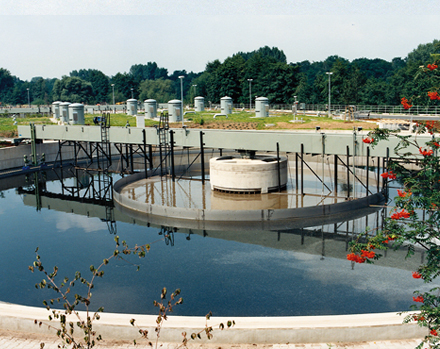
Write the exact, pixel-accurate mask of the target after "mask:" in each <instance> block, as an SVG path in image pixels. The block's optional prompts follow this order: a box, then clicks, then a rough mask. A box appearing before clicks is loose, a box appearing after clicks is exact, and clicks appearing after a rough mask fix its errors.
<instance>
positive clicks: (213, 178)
mask: <svg viewBox="0 0 440 349" xmlns="http://www.w3.org/2000/svg"><path fill="white" fill-rule="evenodd" d="M279 173H280V175H279V177H278V161H277V158H276V156H266V155H255V156H254V157H253V158H241V157H234V156H223V157H218V158H212V159H211V160H209V176H210V177H209V178H210V183H211V190H220V191H227V192H237V193H262V194H264V193H268V192H269V191H271V190H277V189H278V188H279V187H281V188H284V187H285V186H286V184H287V158H286V157H280V161H279Z"/></svg>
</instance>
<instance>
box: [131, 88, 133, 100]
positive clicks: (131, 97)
mask: <svg viewBox="0 0 440 349" xmlns="http://www.w3.org/2000/svg"><path fill="white" fill-rule="evenodd" d="M133 98H134V97H133V88H131V99H133Z"/></svg>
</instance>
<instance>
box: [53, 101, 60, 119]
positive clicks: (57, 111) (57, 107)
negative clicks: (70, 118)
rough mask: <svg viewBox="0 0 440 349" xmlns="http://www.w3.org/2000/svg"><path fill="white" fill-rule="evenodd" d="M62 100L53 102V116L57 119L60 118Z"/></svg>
mask: <svg viewBox="0 0 440 349" xmlns="http://www.w3.org/2000/svg"><path fill="white" fill-rule="evenodd" d="M60 104H61V102H60V101H56V102H53V103H52V116H53V117H54V118H55V119H59V118H60Z"/></svg>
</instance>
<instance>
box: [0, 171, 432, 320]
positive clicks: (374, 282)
mask: <svg viewBox="0 0 440 349" xmlns="http://www.w3.org/2000/svg"><path fill="white" fill-rule="evenodd" d="M49 177H50V176H49ZM21 180H22V181H23V182H22V183H20V184H18V185H17V187H18V186H21V187H22V189H23V190H18V189H16V188H11V189H4V190H2V191H1V196H0V219H1V222H2V225H1V226H2V234H1V242H2V243H1V247H0V249H1V252H0V265H1V266H2V268H1V272H0V277H1V279H2V280H3V281H2V282H1V283H0V300H1V301H4V302H12V303H18V304H25V305H33V306H39V305H42V300H43V299H48V298H50V297H53V296H54V295H53V294H52V293H50V291H48V290H43V291H41V290H36V289H35V287H34V284H35V283H37V282H39V281H40V280H41V278H42V275H41V274H38V273H33V274H32V273H30V272H29V271H28V266H29V265H31V264H32V262H33V260H34V256H35V254H34V250H35V248H36V247H37V246H39V248H40V250H39V254H40V255H41V257H42V261H43V263H44V265H45V266H46V267H47V269H51V267H52V266H54V265H57V266H58V267H59V275H60V277H64V276H69V277H72V276H73V275H74V273H75V271H77V270H79V271H81V272H82V273H83V275H88V274H89V273H90V272H88V270H89V266H90V265H91V264H93V265H95V266H97V265H99V264H100V263H101V261H102V260H103V259H104V258H106V257H109V256H111V255H112V253H113V250H114V241H113V239H114V235H113V234H112V233H113V232H115V231H117V234H118V235H119V236H120V239H121V240H126V241H127V243H128V244H129V245H130V246H133V245H135V244H145V243H152V245H151V250H150V252H149V253H148V254H147V257H146V258H145V259H142V260H139V259H137V258H131V259H130V261H131V262H133V263H139V264H140V265H141V268H140V270H139V271H136V268H135V267H133V265H132V264H129V263H126V262H124V261H113V262H112V263H110V264H109V265H108V266H107V267H106V268H105V269H104V270H105V275H104V278H102V279H100V280H98V281H97V283H96V288H95V290H94V293H93V297H92V307H94V308H95V309H96V308H98V307H100V306H104V308H105V311H107V312H126V313H147V314H148V313H150V314H153V313H156V309H155V308H154V306H153V300H154V299H159V296H160V290H161V289H162V287H167V289H169V290H173V289H175V288H180V289H181V290H182V296H183V298H184V304H183V305H181V306H180V307H178V308H176V309H175V314H177V315H205V314H206V313H207V312H209V311H212V312H213V314H214V315H217V316H284V315H286V316H287V315H324V314H350V313H370V312H384V311H400V310H406V309H408V308H409V305H410V304H411V303H412V291H413V290H414V289H419V290H422V289H423V287H424V286H423V284H422V283H420V282H419V280H415V279H413V278H412V277H411V271H413V270H415V268H416V265H417V264H418V263H419V262H420V258H422V257H421V255H420V253H417V254H416V256H415V257H414V258H413V259H410V260H405V259H404V252H403V251H400V252H399V251H398V252H396V253H389V254H388V255H387V256H386V258H384V259H383V260H382V261H381V262H380V263H378V264H375V265H356V266H355V268H354V269H353V268H352V265H351V263H350V262H349V261H347V260H346V259H345V256H346V248H347V244H348V241H350V239H352V237H353V232H358V231H361V230H362V229H364V227H365V225H366V219H367V218H366V217H364V218H361V219H357V220H354V221H348V222H340V223H337V224H331V225H327V226H317V227H310V228H307V229H291V230H286V231H255V230H248V231H247V230H240V231H197V230H189V229H185V228H184V227H178V228H177V229H173V228H172V227H160V226H156V227H155V226H148V225H147V222H142V221H139V220H137V219H135V218H133V217H130V216H127V215H125V214H123V213H122V212H119V211H116V210H114V209H110V211H111V212H109V209H108V208H107V209H106V208H105V206H102V205H99V204H98V203H96V202H94V201H93V200H92V199H87V200H80V199H73V198H72V195H71V194H70V193H68V192H66V191H64V190H63V189H62V187H61V184H60V181H55V180H54V181H49V180H47V181H44V180H41V178H40V184H39V190H40V191H42V192H43V195H40V196H37V195H35V186H34V185H35V184H34V183H33V182H32V180H30V181H28V182H27V183H26V182H24V179H21ZM17 181H18V179H17ZM83 182H84V181H83ZM85 182H86V183H87V182H89V183H90V181H85ZM17 183H18V182H17ZM64 184H65V185H66V186H71V187H76V188H82V189H81V190H80V192H81V193H85V191H86V190H87V188H86V187H87V186H86V185H84V183H82V184H81V185H79V184H78V181H77V180H76V179H73V178H69V179H64ZM63 192H64V195H60V194H62V193H63ZM69 196H70V198H69ZM37 208H38V209H37ZM380 215H381V212H376V213H373V214H370V215H368V221H369V223H368V224H369V225H370V226H371V225H374V224H376V223H379V224H380V221H381V217H380ZM109 217H112V218H111V219H113V220H114V222H113V224H109V222H107V221H106V219H108V218H109ZM110 226H111V229H109V227H110ZM166 232H167V233H166ZM165 235H167V237H165ZM430 286H433V285H430ZM75 288H77V286H75ZM76 292H78V293H79V292H81V288H80V287H78V289H77V290H76Z"/></svg>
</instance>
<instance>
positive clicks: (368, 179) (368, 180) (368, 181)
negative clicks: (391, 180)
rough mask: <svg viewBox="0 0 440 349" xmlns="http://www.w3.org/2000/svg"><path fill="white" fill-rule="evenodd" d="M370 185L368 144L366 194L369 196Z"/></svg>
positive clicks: (368, 149) (368, 148) (368, 151)
mask: <svg viewBox="0 0 440 349" xmlns="http://www.w3.org/2000/svg"><path fill="white" fill-rule="evenodd" d="M369 186H370V147H369V146H367V189H366V195H365V196H368V190H369Z"/></svg>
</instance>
